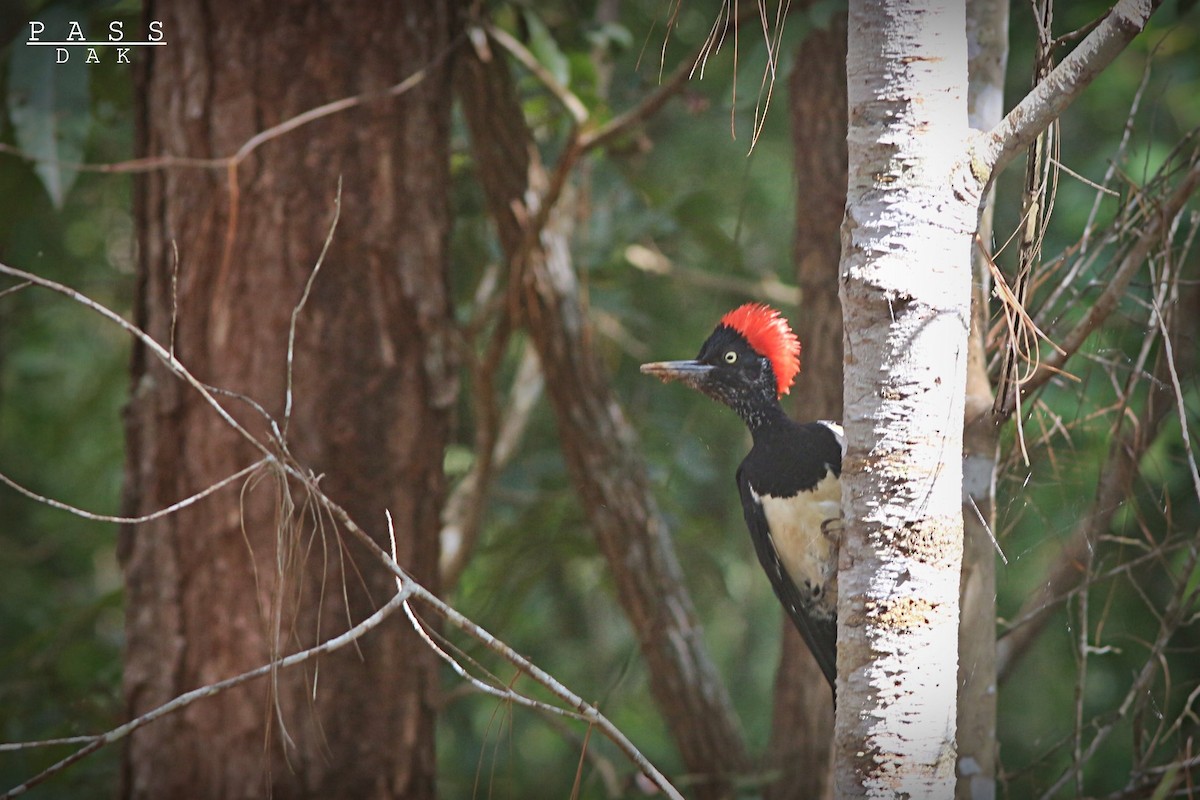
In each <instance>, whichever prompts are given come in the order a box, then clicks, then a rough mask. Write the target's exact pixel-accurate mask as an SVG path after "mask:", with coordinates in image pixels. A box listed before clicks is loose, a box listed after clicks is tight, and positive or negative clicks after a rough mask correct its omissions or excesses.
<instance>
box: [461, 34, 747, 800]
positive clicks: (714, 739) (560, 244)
mask: <svg viewBox="0 0 1200 800" xmlns="http://www.w3.org/2000/svg"><path fill="white" fill-rule="evenodd" d="M459 91H460V92H461V94H462V97H463V100H464V110H465V115H466V119H467V126H468V128H469V129H470V131H471V144H472V149H473V152H474V155H475V162H476V164H475V166H476V169H477V170H478V171H479V178H480V183H481V185H482V186H483V190H484V194H485V195H486V197H487V201H488V207H489V210H490V213H491V216H492V218H493V219H494V221H495V222H496V227H497V234H498V238H499V239H500V243H501V247H502V248H503V250H504V253H505V256H506V257H507V258H508V259H509V260H510V262H511V264H512V266H513V269H512V271H511V274H512V275H513V276H514V278H515V280H516V281H517V282H516V283H514V284H513V285H511V286H510V287H509V290H510V296H512V297H513V300H512V302H513V303H514V304H515V305H519V306H520V307H521V310H522V322H523V323H524V325H525V326H526V328H527V329H528V330H529V333H530V337H531V341H532V342H533V344H534V346H535V347H536V348H537V352H538V358H539V359H540V360H541V363H542V369H543V371H544V373H545V376H546V393H547V396H548V397H549V399H550V402H551V405H552V407H553V410H554V414H555V419H556V421H557V423H558V427H559V439H560V441H561V443H562V449H563V457H564V460H565V461H566V464H567V468H568V470H569V472H570V475H571V479H572V482H573V483H574V485H575V489H576V492H577V493H578V494H579V496H580V499H581V500H582V502H583V506H584V509H585V511H586V513H587V515H588V521H589V523H590V525H591V528H592V531H593V533H594V534H595V536H596V539H597V542H598V544H599V547H600V550H601V552H602V553H603V554H604V556H605V558H606V559H607V561H608V565H609V569H610V570H611V572H612V574H613V581H614V583H615V584H616V588H617V595H618V600H619V601H620V602H621V605H622V607H623V609H624V611H625V614H626V616H627V617H628V619H629V622H630V625H631V626H632V627H633V630H634V633H635V634H636V636H637V638H638V643H639V645H640V647H641V652H642V657H643V658H644V659H645V661H646V667H647V670H648V673H649V674H648V679H649V683H650V691H651V693H652V694H653V696H654V699H655V702H656V703H657V705H658V707H659V709H660V711H661V713H662V715H663V717H664V718H665V720H666V722H667V725H668V726H669V727H670V730H671V734H672V737H673V738H674V740H675V743H676V746H677V747H678V748H679V753H680V756H681V757H682V760H683V762H684V764H685V765H686V767H687V769H688V772H689V773H690V775H691V777H692V778H693V779H694V783H693V784H692V792H693V794H694V796H696V797H698V798H722V797H728V796H730V794H731V793H732V786H733V781H734V778H735V777H736V776H737V775H738V774H740V773H742V772H744V771H745V770H746V768H747V765H748V764H747V757H746V751H745V745H744V744H743V742H742V739H741V733H740V731H739V729H738V725H737V718H736V716H735V715H734V713H733V707H732V703H731V702H730V699H729V695H728V693H727V691H726V689H725V686H724V684H723V683H721V680H720V676H719V673H718V672H717V670H716V667H715V665H714V664H713V662H712V660H711V658H710V657H709V655H708V650H707V648H706V645H705V643H704V638H703V628H702V627H701V626H700V624H699V622H698V621H697V619H696V612H695V608H694V606H693V604H692V601H691V597H690V595H689V594H688V593H687V588H686V587H685V586H684V583H683V575H682V569H681V568H680V566H679V561H678V558H677V557H676V555H675V550H674V546H673V544H672V542H671V539H670V532H669V529H668V527H667V524H666V522H665V520H664V519H663V517H662V515H661V513H660V512H659V510H658V506H657V503H655V501H654V495H653V493H652V492H651V489H650V482H649V479H648V478H647V476H646V467H645V464H644V463H643V461H642V460H641V457H640V456H639V455H638V453H637V449H636V447H635V442H634V433H633V430H632V428H631V427H630V425H629V423H628V422H627V420H626V419H625V416H624V413H623V412H622V410H621V407H620V404H619V403H618V402H617V400H616V398H615V397H614V395H613V392H612V389H611V386H610V382H609V379H608V377H607V375H606V374H605V371H604V367H603V364H602V363H601V361H600V358H599V356H598V354H597V353H596V351H595V349H594V347H593V346H592V343H591V342H592V335H591V330H590V325H589V322H588V320H587V318H586V316H585V314H584V304H583V302H582V301H581V298H580V292H581V289H580V287H579V285H578V282H577V280H576V276H575V273H574V267H573V265H572V264H571V261H570V251H569V247H568V244H569V241H568V232H567V230H566V227H567V224H568V223H567V219H568V218H569V216H570V215H569V214H568V213H566V212H565V211H564V210H563V209H562V208H557V209H555V210H551V211H550V213H549V216H548V220H547V224H546V227H545V228H544V229H542V230H540V231H537V232H531V231H530V229H529V227H528V225H529V223H530V220H532V219H533V218H534V217H535V212H536V211H537V210H538V206H539V204H540V203H541V202H542V201H541V199H540V197H541V196H542V193H544V191H545V189H546V186H545V184H546V182H547V176H546V174H545V172H544V170H543V169H542V167H541V166H540V164H539V163H537V162H536V160H533V159H531V157H530V154H531V153H535V152H536V151H535V142H534V140H533V136H532V134H531V132H530V131H529V128H528V126H527V125H526V124H525V120H524V117H523V116H522V112H521V108H520V105H519V104H518V102H517V99H516V95H515V92H514V88H513V85H512V79H511V76H510V74H509V72H508V66H507V64H506V62H505V61H503V60H502V59H501V58H500V57H499V55H498V54H496V53H495V51H493V55H492V58H491V59H490V60H489V61H484V60H482V59H480V58H478V57H466V58H464V59H463V60H462V62H461V71H460V75H459Z"/></svg>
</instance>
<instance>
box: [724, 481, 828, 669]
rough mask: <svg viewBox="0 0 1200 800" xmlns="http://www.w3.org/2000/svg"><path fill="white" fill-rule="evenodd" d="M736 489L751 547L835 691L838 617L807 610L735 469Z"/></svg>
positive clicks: (762, 514)
mask: <svg viewBox="0 0 1200 800" xmlns="http://www.w3.org/2000/svg"><path fill="white" fill-rule="evenodd" d="M737 483H738V491H739V492H741V495H742V508H743V509H744V510H745V517H746V527H747V528H749V529H750V539H751V540H752V541H753V542H754V550H755V552H756V553H757V554H758V561H759V563H760V564H762V568H763V570H764V571H765V572H766V573H767V578H768V579H769V580H770V581H771V588H773V589H774V590H775V596H776V597H778V598H779V602H780V603H782V604H783V608H784V610H785V611H787V614H788V616H789V617H791V619H792V623H793V624H794V625H795V626H796V630H798V631H799V632H800V636H802V637H803V638H804V643H805V644H807V645H808V649H809V650H810V651H811V652H812V654H813V658H815V659H816V660H817V664H818V666H820V667H821V671H822V672H823V673H825V678H826V679H827V680H828V681H829V685H830V686H831V687H832V688H833V689H834V691H835V692H836V691H837V621H836V620H835V619H834V618H833V617H827V618H821V617H817V616H815V615H813V614H811V613H809V610H808V609H809V602H807V601H806V600H805V598H804V597H803V596H802V594H801V592H800V590H799V589H798V588H797V587H796V584H795V582H794V581H793V580H792V579H791V577H790V576H789V575H788V573H787V570H786V569H784V566H783V561H781V560H780V558H779V553H778V552H777V551H776V550H775V543H774V542H773V541H772V540H771V530H770V527H769V526H768V525H767V516H766V513H765V512H764V511H763V507H762V504H761V503H759V502H758V500H757V498H755V497H754V492H753V490H752V489H751V487H750V482H749V481H748V480H746V478H745V476H744V475H743V474H742V470H740V469H739V470H738V473H737Z"/></svg>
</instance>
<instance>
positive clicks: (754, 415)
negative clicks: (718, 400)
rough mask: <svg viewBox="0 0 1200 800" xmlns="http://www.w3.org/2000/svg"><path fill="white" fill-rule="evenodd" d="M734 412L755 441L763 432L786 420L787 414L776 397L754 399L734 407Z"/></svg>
mask: <svg viewBox="0 0 1200 800" xmlns="http://www.w3.org/2000/svg"><path fill="white" fill-rule="evenodd" d="M733 410H734V411H736V412H737V413H738V416H739V417H741V418H742V421H743V422H745V423H746V427H747V428H749V429H750V435H751V436H753V437H754V438H755V439H757V438H758V436H759V435H760V434H762V433H763V432H765V431H767V430H770V429H771V428H773V427H774V426H776V425H778V424H779V423H781V422H783V421H784V420H786V419H787V418H788V417H787V413H786V412H784V410H783V406H782V405H780V404H779V400H778V399H777V398H776V397H775V396H774V395H770V396H769V397H758V398H753V399H751V400H749V401H747V402H745V403H739V404H737V405H736V406H734V409H733Z"/></svg>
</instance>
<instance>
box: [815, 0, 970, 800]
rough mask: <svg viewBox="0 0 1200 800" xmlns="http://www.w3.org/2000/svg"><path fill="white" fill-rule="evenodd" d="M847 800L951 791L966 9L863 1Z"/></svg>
mask: <svg viewBox="0 0 1200 800" xmlns="http://www.w3.org/2000/svg"><path fill="white" fill-rule="evenodd" d="M849 14H850V16H849V26H848V28H849V36H848V51H849V52H848V61H847V80H848V90H849V103H848V111H849V139H848V144H849V192H848V197H847V211H846V219H845V222H844V223H843V230H842V237H843V243H842V267H841V280H842V284H841V300H842V308H843V315H844V320H845V350H846V370H845V398H846V408H845V424H846V435H847V441H848V451H847V454H846V459H845V461H844V464H843V472H842V485H843V487H844V489H843V504H844V512H845V517H846V528H845V538H844V542H843V545H842V550H841V565H840V576H839V582H840V590H839V595H840V600H839V606H838V615H839V620H838V622H839V630H838V675H839V677H838V707H837V720H836V725H835V742H834V747H835V780H836V785H837V793H838V795H839V796H840V797H893V796H896V795H897V794H906V795H908V796H910V797H920V798H949V797H952V796H953V794H954V762H955V711H956V696H957V686H956V684H957V681H956V674H957V666H958V618H959V594H958V584H959V569H960V566H961V561H962V533H963V520H962V509H961V505H960V503H961V492H962V452H963V450H962V445H963V412H964V392H965V385H966V371H967V369H966V367H967V334H968V328H969V320H970V299H971V291H970V290H971V237H972V234H973V232H974V230H975V225H976V210H977V207H978V202H979V191H980V190H979V187H978V186H977V185H974V184H972V183H970V182H969V181H962V180H959V181H957V182H956V181H955V180H954V179H953V178H954V176H955V175H956V174H959V175H961V174H962V172H958V173H956V171H955V169H954V167H955V165H956V163H957V162H960V161H961V160H962V158H963V156H964V153H965V152H966V142H967V137H968V127H967V52H966V36H965V29H966V19H965V11H964V5H963V3H961V2H953V0H943V1H942V2H934V1H931V0H920V1H917V2H913V1H911V0H888V1H886V2H866V0H852V2H851V3H850V9H849Z"/></svg>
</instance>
